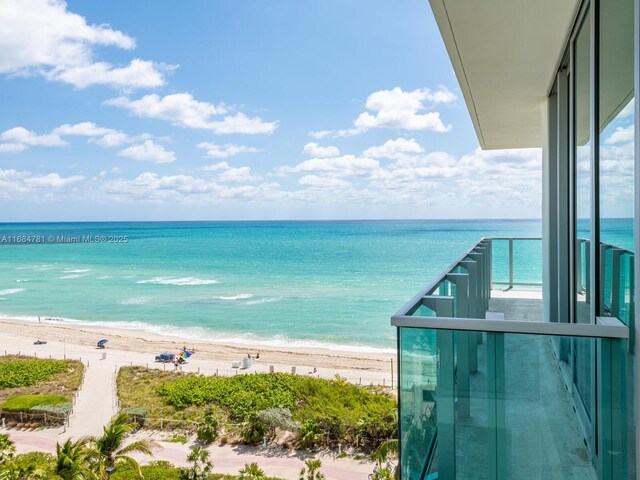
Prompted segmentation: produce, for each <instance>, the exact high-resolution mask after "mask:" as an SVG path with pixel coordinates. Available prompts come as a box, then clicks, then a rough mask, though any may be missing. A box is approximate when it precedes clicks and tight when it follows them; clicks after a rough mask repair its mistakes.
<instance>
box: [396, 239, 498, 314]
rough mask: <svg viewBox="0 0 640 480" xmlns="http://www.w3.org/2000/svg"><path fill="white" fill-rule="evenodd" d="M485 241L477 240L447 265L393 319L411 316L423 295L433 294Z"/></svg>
mask: <svg viewBox="0 0 640 480" xmlns="http://www.w3.org/2000/svg"><path fill="white" fill-rule="evenodd" d="M485 240H487V238H486V237H482V238H481V239H480V240H478V241H477V242H476V243H474V244H473V246H472V247H471V248H470V249H469V250H467V251H466V252H465V253H463V254H462V255H461V256H460V257H458V259H457V260H456V261H455V262H453V263H452V264H451V265H449V267H447V268H446V269H445V270H443V271H442V273H440V274H439V275H438V276H437V277H436V279H435V280H434V281H432V282H431V283H429V284H428V285H427V286H426V287H424V288H423V289H422V290H420V291H419V292H418V293H417V294H416V295H415V296H414V297H413V298H412V299H411V300H409V301H408V302H407V303H405V304H404V305H403V306H402V307H401V308H400V310H398V311H397V312H396V313H395V315H394V317H397V316H402V315H412V314H413V313H415V311H416V310H417V309H418V308H420V305H421V301H422V297H424V296H425V295H430V294H431V293H433V291H434V290H435V289H436V288H437V287H438V285H440V283H441V282H442V281H443V280H444V279H445V277H446V276H447V275H448V274H449V273H451V271H452V270H453V269H455V268H456V267H457V266H458V265H459V264H460V262H462V261H463V260H464V259H465V258H467V256H468V255H469V254H470V253H471V252H473V250H474V249H476V248H477V247H478V245H480V244H481V243H482V242H483V241H485Z"/></svg>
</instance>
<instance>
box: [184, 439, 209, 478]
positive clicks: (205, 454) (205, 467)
mask: <svg viewBox="0 0 640 480" xmlns="http://www.w3.org/2000/svg"><path fill="white" fill-rule="evenodd" d="M210 455H211V454H210V453H209V450H207V449H206V448H202V447H201V446H200V445H196V446H195V447H193V449H192V450H191V453H190V454H189V456H187V461H188V462H191V464H192V465H191V466H190V467H185V468H181V469H180V480H206V478H207V477H208V476H209V473H211V470H212V469H213V463H211V461H210V460H209V456H210Z"/></svg>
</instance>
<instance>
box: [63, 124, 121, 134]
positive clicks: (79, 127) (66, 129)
mask: <svg viewBox="0 0 640 480" xmlns="http://www.w3.org/2000/svg"><path fill="white" fill-rule="evenodd" d="M114 131H115V130H113V129H111V128H105V127H99V126H98V125H96V124H95V123H93V122H80V123H75V124H73V125H71V124H69V123H65V124H64V125H60V126H59V127H56V128H54V129H53V130H52V132H51V133H55V134H56V135H77V136H82V137H96V136H102V135H106V134H108V133H112V132H114Z"/></svg>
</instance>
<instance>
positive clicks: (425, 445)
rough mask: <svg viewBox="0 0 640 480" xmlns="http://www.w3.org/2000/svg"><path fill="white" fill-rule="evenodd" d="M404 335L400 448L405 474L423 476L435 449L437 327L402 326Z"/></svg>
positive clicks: (411, 479)
mask: <svg viewBox="0 0 640 480" xmlns="http://www.w3.org/2000/svg"><path fill="white" fill-rule="evenodd" d="M398 334H399V335H400V341H399V344H400V352H399V354H400V389H399V401H400V405H401V408H400V415H399V420H400V435H401V437H400V450H401V463H400V469H401V471H402V478H403V479H405V480H421V479H422V478H423V473H424V472H425V471H426V469H427V468H428V467H429V464H428V462H429V460H430V459H433V458H434V457H433V455H432V454H431V453H430V452H432V451H433V450H435V443H436V419H437V408H436V407H437V393H436V391H437V374H438V356H437V351H436V331H435V330H421V329H411V328H402V329H399V333H398Z"/></svg>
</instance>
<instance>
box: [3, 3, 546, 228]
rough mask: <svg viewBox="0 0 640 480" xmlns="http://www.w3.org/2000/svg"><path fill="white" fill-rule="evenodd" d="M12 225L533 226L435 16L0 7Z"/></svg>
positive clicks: (508, 154)
mask: <svg viewBox="0 0 640 480" xmlns="http://www.w3.org/2000/svg"><path fill="white" fill-rule="evenodd" d="M0 25H2V28H0V105H1V106H2V108H1V110H0V112H1V113H0V211H1V212H2V214H1V215H0V221H99V220H233V219H237V220H253V219H388V218H391V219H392V218H402V219H411V218H539V217H540V213H541V156H540V151H539V150H538V149H528V150H503V151H482V150H480V148H479V146H478V141H477V138H476V135H475V132H474V130H473V126H472V124H471V121H470V118H469V114H468V112H467V109H466V106H465V103H464V99H463V98H462V94H461V91H460V89H459V86H458V83H457V80H456V78H455V75H454V72H453V69H452V67H451V63H450V61H449V58H448V56H447V53H446V50H445V47H444V45H443V42H442V39H441V37H440V34H439V32H438V28H437V25H436V23H435V20H434V18H433V15H432V13H431V11H430V8H429V4H428V2H427V1H426V0H403V1H402V2H389V1H386V0H350V1H348V2H345V1H341V0H322V1H319V0H314V1H312V0H273V1H268V0H251V1H249V0H234V1H222V0H221V1H214V0H193V1H189V2H175V1H169V0H158V1H151V0H148V1H136V2H130V1H126V0H112V1H109V2H93V1H86V0H85V1H79V0H74V1H71V0H69V1H67V2H63V1H60V0H3V1H2V8H0Z"/></svg>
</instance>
